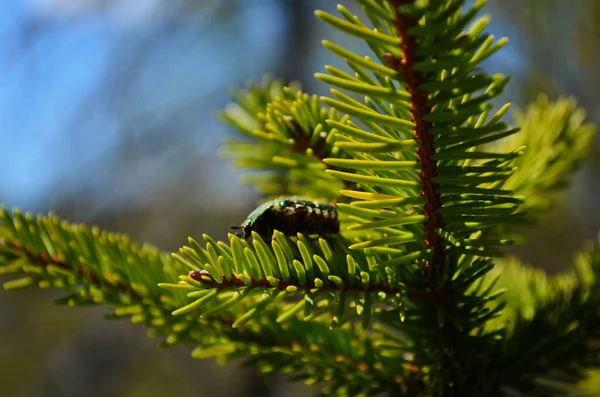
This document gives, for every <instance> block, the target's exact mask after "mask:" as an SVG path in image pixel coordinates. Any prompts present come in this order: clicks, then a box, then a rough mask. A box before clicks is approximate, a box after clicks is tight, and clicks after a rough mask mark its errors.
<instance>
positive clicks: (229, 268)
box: [0, 0, 600, 397]
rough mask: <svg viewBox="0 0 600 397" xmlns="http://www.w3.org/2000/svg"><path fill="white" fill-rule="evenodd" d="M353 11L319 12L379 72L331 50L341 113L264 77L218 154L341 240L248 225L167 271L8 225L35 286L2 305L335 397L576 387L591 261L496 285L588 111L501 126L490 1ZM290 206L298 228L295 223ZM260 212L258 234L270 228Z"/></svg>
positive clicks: (97, 239) (401, 2) (369, 3)
mask: <svg viewBox="0 0 600 397" xmlns="http://www.w3.org/2000/svg"><path fill="white" fill-rule="evenodd" d="M357 1H358V3H359V4H361V5H362V6H363V9H364V11H365V15H366V16H367V18H368V20H369V21H368V22H363V21H362V20H361V19H360V18H359V17H357V16H355V15H353V14H352V13H351V12H350V11H349V10H348V9H347V8H345V7H343V6H341V5H340V6H338V11H339V14H340V17H338V16H334V15H331V14H328V13H325V12H322V11H317V12H316V15H317V17H318V18H320V19H321V20H323V21H324V22H326V23H328V24H330V25H332V26H334V27H335V28H337V29H339V30H341V31H343V32H345V33H347V34H349V35H352V36H355V37H357V38H359V39H360V40H363V41H364V42H365V43H366V44H367V45H368V46H369V48H370V49H371V51H372V52H373V54H374V57H373V58H371V57H369V56H363V55H359V54H355V53H353V52H352V51H349V50H347V49H345V48H343V47H341V46H339V45H337V44H334V43H331V42H329V41H324V42H323V45H324V47H325V48H327V49H328V50H330V51H331V52H332V53H333V54H335V55H336V56H339V57H341V58H342V59H343V60H344V61H345V62H346V64H347V66H348V68H349V69H350V70H351V71H344V70H341V69H338V68H335V67H332V66H326V67H325V71H326V72H327V73H317V74H316V75H315V77H316V78H317V79H319V80H320V81H322V82H324V83H326V84H329V85H331V86H332V87H333V88H332V89H331V96H324V97H321V98H319V97H317V96H314V95H313V96H310V95H308V94H305V93H303V92H301V91H300V88H299V87H298V86H297V85H295V84H290V85H289V86H284V85H283V84H282V83H281V82H280V81H278V80H274V79H266V80H265V81H264V82H263V84H262V85H256V84H251V85H249V86H248V87H247V89H246V90H241V91H237V92H236V93H235V94H234V95H235V98H234V103H233V104H232V105H230V106H228V107H227V108H226V109H225V111H224V112H223V113H222V118H223V119H224V120H225V121H226V122H227V123H229V124H230V125H232V126H233V127H234V128H235V129H236V130H238V131H239V132H240V133H241V134H242V135H243V137H242V139H235V140H229V141H228V142H226V144H225V145H224V150H223V153H224V154H225V155H227V156H229V157H230V158H232V159H233V160H234V163H235V164H236V165H237V166H238V167H241V168H244V169H246V170H249V171H251V172H252V173H254V174H255V175H253V176H252V177H251V178H249V181H250V182H251V183H253V184H255V185H256V187H257V190H258V192H259V193H260V194H263V195H265V196H279V195H290V194H291V195H302V196H305V197H310V198H315V199H323V200H325V201H326V202H328V203H332V202H333V203H335V207H334V206H333V205H329V204H327V206H328V207H327V208H328V212H327V214H335V218H334V219H335V222H336V223H335V234H333V235H331V234H326V235H319V236H318V237H317V238H314V237H315V236H313V235H309V234H310V233H311V232H312V230H319V233H321V231H322V230H323V229H322V228H319V227H315V228H313V229H310V228H308V229H304V230H303V231H302V230H296V231H298V233H297V234H294V235H287V234H291V232H290V231H289V230H287V231H285V233H287V234H285V233H283V232H282V231H281V230H279V231H278V230H275V231H274V232H273V233H272V236H271V233H270V232H269V234H268V235H267V234H265V235H261V234H260V233H257V231H258V230H259V228H256V230H255V231H254V232H252V234H251V235H250V233H246V230H244V231H245V233H246V234H245V235H244V237H245V238H244V239H241V238H239V237H237V236H235V235H229V236H228V241H226V242H222V241H216V240H214V239H213V238H211V237H210V236H207V235H203V236H202V241H201V242H198V241H196V240H195V239H193V238H190V239H189V240H188V245H187V246H184V247H182V248H181V249H180V251H179V253H176V254H173V255H172V256H168V255H165V254H163V253H161V252H160V251H159V250H157V249H156V248H153V247H151V246H143V247H139V246H137V245H136V244H134V243H132V242H131V241H130V240H129V239H128V238H126V237H125V236H122V235H116V234H111V233H107V232H101V231H99V230H97V229H92V230H89V229H87V228H85V227H83V226H79V225H72V224H69V223H67V222H65V221H61V220H59V219H58V218H56V217H54V216H50V217H38V218H37V220H36V219H34V218H33V217H31V216H28V215H27V216H23V215H22V214H21V213H20V212H18V211H17V212H15V213H14V215H10V214H8V213H7V212H6V211H4V212H2V213H1V214H0V217H1V220H2V224H1V226H0V273H7V274H20V275H23V274H25V275H26V277H25V278H21V279H18V280H13V281H9V282H7V283H5V288H7V289H11V288H17V287H26V286H36V285H37V286H39V287H55V288H59V289H63V290H65V291H66V292H67V294H68V295H67V297H66V298H65V299H63V302H66V303H68V304H71V305H83V304H106V305H108V306H109V307H111V308H112V309H113V310H114V316H116V317H131V319H132V321H134V322H139V323H143V324H144V325H146V326H147V327H148V328H150V329H151V330H152V331H153V332H154V333H155V334H156V335H161V336H163V337H165V341H166V343H167V344H175V343H179V342H186V343H188V342H189V343H196V344H198V345H199V346H198V347H197V348H196V349H195V350H194V352H193V356H194V357H197V358H206V357H220V358H223V359H226V360H231V359H236V358H243V359H245V360H246V362H247V363H255V364H257V365H258V366H259V367H260V368H261V369H262V370H263V371H264V372H270V371H274V370H277V371H280V372H283V373H285V374H288V375H289V376H290V378H291V379H301V380H304V381H305V382H307V383H316V382H323V381H330V386H329V387H327V388H326V389H324V391H323V394H325V395H329V394H337V395H367V396H377V395H405V396H427V397H437V396H482V395H483V396H487V395H501V394H502V393H504V392H507V391H515V390H516V391H518V392H523V393H536V395H560V394H561V392H562V391H563V390H564V389H563V386H562V385H557V384H549V383H548V382H547V379H543V378H548V375H549V374H552V373H557V374H559V375H560V377H561V379H562V381H563V383H573V382H575V381H577V380H579V379H581V378H582V376H583V374H584V371H585V370H586V369H588V368H590V367H594V366H598V365H600V360H599V359H598V357H600V354H598V353H599V352H598V351H597V350H598V349H597V348H596V347H597V346H596V343H595V342H596V340H597V339H598V337H599V336H600V326H598V324H600V323H599V322H598V319H597V318H596V317H598V314H599V313H600V312H599V311H598V309H597V308H598V305H599V304H600V293H598V292H597V291H600V289H599V288H597V287H598V286H597V285H596V284H597V283H598V281H597V280H600V278H599V276H600V254H598V250H596V249H588V250H586V251H585V253H584V254H582V255H581V256H580V257H579V259H578V260H577V262H576V265H577V270H576V271H574V272H569V273H567V274H564V275H561V276H557V277H553V278H548V277H547V276H546V275H545V274H543V273H542V272H536V271H533V270H531V269H529V268H526V267H524V266H521V265H520V264H518V263H517V262H515V261H513V262H510V260H508V261H504V262H500V263H504V265H503V266H501V267H500V269H498V268H495V264H496V261H498V259H497V258H500V257H502V256H503V252H502V248H503V247H505V246H507V245H509V244H511V243H512V241H511V240H510V239H508V238H506V232H505V230H506V228H505V226H511V225H519V224H522V223H524V222H525V221H526V219H527V218H526V212H527V210H531V209H534V210H535V209H540V208H541V205H540V202H541V200H540V197H542V196H543V195H544V194H545V193H546V192H547V191H548V190H551V189H555V188H557V187H560V186H561V185H563V184H564V181H565V177H566V176H567V175H568V174H569V172H570V171H571V170H572V169H573V168H574V167H575V166H576V165H577V164H578V163H579V161H580V160H581V158H582V157H583V155H584V154H585V148H586V146H587V145H588V144H589V142H590V139H591V136H592V130H593V128H592V127H591V126H590V125H588V124H583V117H584V115H583V113H582V112H581V111H580V110H577V108H576V107H575V105H574V103H571V102H567V101H562V100H561V101H558V102H556V103H549V102H548V101H547V100H540V101H538V102H537V103H536V104H534V105H533V106H532V107H530V108H529V110H528V111H527V113H525V114H519V115H518V116H517V119H518V124H520V126H521V127H522V130H520V129H519V128H516V127H509V126H508V125H507V124H506V123H504V122H503V121H502V120H503V117H504V116H505V114H506V113H507V111H508V109H509V104H506V105H503V106H501V107H500V108H498V109H497V110H496V111H495V112H492V109H493V106H492V100H493V99H494V98H496V97H497V96H498V95H500V94H501V93H502V91H503V89H504V87H505V86H506V84H507V83H508V81H509V78H507V77H504V76H502V75H499V74H497V75H489V74H487V73H485V72H483V71H481V70H480V69H479V68H478V65H479V64H480V63H481V62H482V61H483V60H485V59H486V58H488V57H489V56H491V55H492V54H494V53H495V52H496V51H497V50H499V49H500V48H501V47H502V46H503V45H504V44H505V43H506V40H505V39H500V40H495V38H494V37H493V36H490V35H488V34H486V33H485V32H484V30H485V28H486V26H487V24H488V23H489V20H488V18H487V17H483V18H479V19H476V15H477V13H478V12H479V11H480V9H481V8H482V7H483V5H484V3H485V1H481V0H479V1H475V2H474V3H473V4H472V5H471V6H466V7H465V4H466V2H465V1H464V0H444V1H415V0H357ZM524 146H529V149H528V150H529V152H528V151H525V149H524ZM524 153H525V154H524ZM543 154H546V155H543ZM515 193H519V194H522V195H525V196H530V197H533V198H534V199H533V200H532V201H530V202H528V203H527V204H526V205H523V203H524V198H523V197H521V196H516V195H515ZM294 200H296V202H295V204H297V203H298V199H290V200H288V201H289V202H291V203H292V204H293V203H294ZM307 202H308V203H311V202H310V201H308V200H303V203H307ZM311 204H314V203H311ZM283 207H284V209H285V210H290V211H291V215H290V214H289V213H288V212H285V211H282V214H283V215H281V216H284V215H285V216H289V217H290V218H285V220H286V221H290V222H291V223H292V220H293V221H294V222H295V221H296V215H297V214H296V212H294V211H296V209H297V208H300V207H296V206H294V205H291V204H286V205H284V206H283ZM264 208H269V207H262V206H261V207H259V208H258V209H257V211H255V212H253V213H252V214H250V216H249V217H248V220H247V222H249V223H251V222H254V221H256V219H258V218H260V221H261V222H267V223H268V222H269V219H270V218H269V217H267V216H265V217H263V215H264V212H261V211H263V209H264ZM302 208H305V207H302ZM310 208H312V209H314V208H318V207H317V206H316V205H313V206H312V207H310ZM319 211H321V210H319ZM338 211H339V218H338V216H337V212H338ZM315 213H316V210H315ZM319 214H322V212H319ZM290 219H291V220H290ZM302 219H305V218H302ZM311 219H312V220H313V221H314V219H317V220H316V222H318V221H320V220H322V219H319V218H318V217H317V218H311ZM329 219H333V218H331V217H330V218H329ZM338 220H339V221H340V225H339V226H340V227H339V231H340V232H339V233H337V231H338V224H337V221H338ZM294 224H295V223H294ZM267 226H268V227H266V229H269V230H272V229H277V228H276V227H273V226H274V225H273V224H269V225H267ZM313 226H314V225H313ZM317 226H320V225H317ZM248 229H251V227H250V226H249V227H248ZM290 230H293V228H290ZM331 233H333V232H331ZM315 234H317V233H316V232H315ZM503 286H504V287H506V288H502V287H503ZM507 290H508V293H507ZM549 330H550V331H549ZM540 379H542V380H543V382H542V383H543V384H542V383H540Z"/></svg>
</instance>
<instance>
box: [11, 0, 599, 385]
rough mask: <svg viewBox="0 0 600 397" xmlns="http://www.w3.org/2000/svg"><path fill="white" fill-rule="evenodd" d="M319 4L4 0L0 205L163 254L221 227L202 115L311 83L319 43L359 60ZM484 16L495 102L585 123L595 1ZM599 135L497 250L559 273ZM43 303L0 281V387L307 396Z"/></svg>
mask: <svg viewBox="0 0 600 397" xmlns="http://www.w3.org/2000/svg"><path fill="white" fill-rule="evenodd" d="M335 3H336V2H331V1H325V0H252V1H247V0H228V1H219V0H3V1H2V2H0V4H1V5H0V43H1V44H0V87H1V88H0V140H1V141H2V142H3V143H4V144H3V147H4V149H3V151H2V155H1V156H0V202H3V203H4V204H5V205H7V206H8V207H14V206H17V207H19V208H21V209H22V210H25V211H32V212H48V211H50V210H53V211H55V212H56V213H57V214H58V215H60V216H61V217H63V218H66V219H68V220H71V221H78V222H85V223H87V224H95V225H98V226H100V227H102V228H106V229H110V230H114V231H121V232H124V233H127V234H130V235H131V236H132V237H133V238H134V239H135V240H136V241H139V242H142V241H148V242H151V243H153V244H156V245H158V246H159V247H161V248H162V249H164V250H169V251H174V250H177V249H178V247H179V246H181V245H183V244H185V241H186V238H187V236H200V235H201V233H208V234H210V235H211V236H213V237H215V238H219V239H223V238H225V237H226V233H227V230H228V225H230V224H236V223H239V222H240V221H241V220H243V219H244V218H245V216H246V215H247V213H248V212H249V211H250V210H251V209H253V208H254V207H255V203H256V197H255V196H254V193H253V191H252V189H251V188H250V187H247V186H242V185H240V184H239V183H238V176H239V173H238V172H237V171H236V170H233V169H232V168H231V167H230V166H229V165H228V164H227V163H226V162H225V161H223V160H222V159H220V158H219V157H218V155H217V149H218V147H219V145H220V142H221V141H222V139H223V137H225V136H226V135H227V134H231V133H232V132H231V131H228V130H227V129H226V128H225V127H224V126H222V125H221V124H220V123H219V122H218V121H217V120H216V117H215V112H216V111H217V110H218V109H220V108H222V107H223V106H225V105H226V104H227V102H228V90H229V88H231V87H235V86H240V85H242V84H243V83H244V82H245V81H247V80H248V79H254V80H260V79H261V77H262V75H263V74H264V73H265V72H271V73H273V74H274V75H275V76H278V77H281V78H283V79H284V80H299V81H301V82H302V83H303V86H304V90H305V91H307V92H309V93H318V94H324V93H326V92H327V88H326V87H325V86H324V85H323V84H320V83H318V82H316V81H315V80H314V79H313V77H312V74H313V73H314V72H317V71H321V70H322V69H323V65H324V64H326V63H328V64H333V65H336V66H341V62H340V61H339V60H338V59H336V58H334V57H333V56H332V55H330V54H329V53H327V52H326V51H324V50H323V49H322V48H321V45H320V40H321V39H323V38H325V37H327V38H328V39H330V40H332V41H334V42H337V43H339V44H342V45H344V46H346V47H348V48H351V49H354V50H356V51H361V52H363V53H365V54H366V53H367V52H366V50H365V48H364V46H362V45H361V43H360V42H358V41H356V40H354V39H352V38H348V37H345V36H343V35H341V34H340V33H338V32H335V31H333V30H332V29H331V28H329V27H328V26H325V25H324V24H322V23H320V22H318V21H317V20H316V18H315V17H314V16H313V14H312V11H313V10H314V9H317V8H320V9H324V10H327V11H332V12H333V11H334V9H335ZM344 3H345V5H347V6H348V7H349V8H351V9H352V10H354V11H356V13H358V14H360V10H358V9H357V7H355V6H354V5H353V4H352V3H351V2H350V1H346V2H344ZM487 12H489V13H491V14H492V15H493V23H492V26H491V31H492V33H493V34H495V35H496V36H508V37H509V38H510V39H511V43H510V45H509V46H508V47H507V48H506V49H504V50H503V51H501V52H500V53H499V54H498V55H496V56H494V57H493V58H492V59H490V60H489V61H488V62H487V63H486V64H485V68H486V69H487V70H489V71H490V72H494V73H498V72H500V73H504V74H507V75H512V76H513V80H512V83H511V84H510V85H509V88H508V90H507V92H506V95H505V96H504V97H503V98H502V99H503V100H504V101H510V102H513V103H514V104H516V105H518V106H519V107H524V106H525V105H526V104H527V103H528V102H529V101H531V100H532V99H534V98H535V97H536V96H537V95H538V94H539V93H540V92H544V93H547V94H548V95H549V96H550V97H551V98H556V97H557V96H559V95H572V96H575V97H576V98H577V100H578V102H579V104H580V105H581V106H583V107H584V108H585V109H586V110H587V112H588V116H589V119H590V120H592V121H595V122H598V121H600V74H598V73H597V71H596V68H597V65H598V64H599V63H600V51H598V50H597V49H598V39H599V38H600V23H599V22H600V2H598V1H597V0H578V1H567V0H528V1H526V2H525V1H522V0H490V1H489V4H488V6H487ZM599 146H600V145H599V144H598V139H596V144H595V146H594V148H593V152H594V154H593V155H592V156H591V157H590V158H589V159H588V161H587V162H586V163H585V164H584V166H583V167H582V168H581V169H580V171H579V172H578V173H577V174H576V176H575V177H574V178H573V184H572V185H571V187H570V188H569V189H568V190H566V191H564V192H562V193H560V194H559V195H558V196H557V202H556V203H557V205H556V207H555V208H554V209H553V211H551V212H549V213H548V214H546V215H545V216H544V217H543V218H542V219H541V220H540V222H539V225H538V226H536V227H534V228H530V229H527V230H526V231H525V234H526V236H527V245H526V246H522V247H517V248H514V249H513V252H514V253H518V254H519V255H520V256H521V257H522V258H524V260H525V261H526V262H528V263H532V264H534V265H536V266H541V267H545V268H546V269H548V270H549V271H557V270H560V269H562V268H564V267H565V266H568V265H569V264H570V263H571V257H572V255H573V253H574V252H575V251H576V250H577V249H578V248H579V247H581V245H582V242H583V241H584V240H585V239H589V238H591V237H593V236H594V235H595V234H596V232H597V231H598V230H600V212H599V211H597V209H598V208H600V194H599V193H600V158H599V157H598V153H599V150H600V148H599ZM57 296H58V294H57V293H56V292H52V291H35V290H32V291H29V292H26V293H23V292H21V293H19V292H16V293H3V292H0V396H3V397H13V396H15V397H17V396H18V397H33V396H35V397H38V396H45V397H46V396H47V397H50V396H78V395H85V396H114V397H137V396H144V397H154V396H170V395H183V394H185V395H189V396H209V395H214V394H215V393H219V395H220V396H222V397H229V396H254V395H257V396H258V395H260V396H286V397H289V396H305V395H311V393H310V391H309V389H307V388H305V387H304V386H303V385H290V384H286V383H283V382H282V380H281V379H279V378H277V377H272V378H267V379H262V378H258V377H257V376H256V373H255V371H254V370H253V369H245V370H241V369H238V368H237V367H236V366H235V365H229V366H226V367H219V366H217V364H216V363H215V362H213V361H197V360H193V359H191V358H190V357H189V351H190V349H189V347H179V348H174V349H171V350H167V351H160V352H159V351H158V350H157V348H156V346H157V344H158V341H156V340H151V339H148V338H147V337H146V336H145V331H144V329H142V328H141V327H139V326H135V325H132V324H130V323H128V322H125V321H122V322H107V321H105V320H103V319H102V314H103V313H105V312H107V310H106V309H104V308H92V309H90V308H86V309H82V308H80V309H71V308H65V307H55V306H53V305H52V303H51V300H52V299H53V298H54V297H57ZM266 384H267V385H268V387H266V386H265V385H266Z"/></svg>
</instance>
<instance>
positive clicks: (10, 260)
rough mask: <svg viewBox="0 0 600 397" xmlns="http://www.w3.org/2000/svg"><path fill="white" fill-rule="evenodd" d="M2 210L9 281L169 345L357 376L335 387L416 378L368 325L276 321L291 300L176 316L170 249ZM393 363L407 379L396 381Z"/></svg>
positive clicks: (317, 376)
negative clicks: (254, 317)
mask: <svg viewBox="0 0 600 397" xmlns="http://www.w3.org/2000/svg"><path fill="white" fill-rule="evenodd" d="M0 215H1V219H2V224H1V226H0V236H1V237H0V259H1V260H0V274H14V275H21V276H24V277H21V278H18V279H14V280H11V281H7V282H5V283H4V288H5V289H7V290H12V289H17V288H25V287H35V286H38V287H40V288H57V289H61V290H64V291H65V292H66V293H67V295H66V296H65V297H64V298H61V299H59V300H58V301H57V303H63V304H68V305H70V306H81V305H107V306H108V307H110V308H112V310H113V311H112V314H111V315H110V316H109V317H114V318H127V317H129V318H131V321H132V322H134V323H141V324H143V325H144V326H146V327H148V328H149V331H150V333H151V335H154V336H162V337H164V338H165V342H164V343H165V344H166V345H173V344H176V343H187V344H190V343H196V344H199V347H198V348H196V349H195V350H194V351H193V353H192V355H193V356H194V357H196V358H207V357H214V356H218V357H222V358H226V359H229V360H231V359H234V358H244V359H245V360H248V362H256V363H258V364H259V365H260V366H262V367H263V368H264V369H269V368H270V370H273V368H279V369H284V368H286V371H287V372H289V375H290V376H292V377H295V378H297V379H303V380H305V381H306V382H309V383H311V382H312V383H314V382H319V381H323V380H326V379H329V378H331V377H334V376H335V377H339V376H341V373H346V374H349V375H351V376H352V378H353V379H354V380H353V381H350V382H348V383H347V384H338V385H336V386H334V387H333V388H332V389H331V390H333V391H335V390H338V389H344V388H349V389H351V390H381V389H384V390H389V389H397V390H399V391H402V390H408V389H407V388H408V387H409V386H410V382H413V383H414V382H417V380H416V378H415V376H413V375H411V374H410V373H408V372H407V370H406V368H404V367H402V366H397V367H396V368H393V366H390V365H387V364H386V365H385V366H384V365H383V363H386V362H387V361H389V360H391V359H390V354H389V353H387V354H384V353H383V349H381V348H379V347H378V346H376V345H375V344H374V342H373V341H372V340H371V336H369V335H368V334H367V333H365V332H362V331H361V330H360V329H351V328H350V327H348V326H344V327H342V326H341V325H340V327H339V332H337V333H336V334H329V333H328V332H327V331H326V330H327V328H328V326H327V325H324V324H323V323H319V322H314V323H312V322H307V321H304V322H301V321H298V320H294V319H289V321H287V322H285V323H283V322H281V321H279V322H278V321H276V319H277V318H279V317H280V316H281V313H282V311H285V310H283V309H286V308H287V309H288V312H290V313H293V310H289V309H290V307H289V306H290V305H281V306H279V307H276V308H274V309H271V308H266V307H263V308H262V309H261V315H262V316H263V317H262V318H263V319H267V320H268V321H267V322H266V323H260V322H254V323H248V320H249V319H248V318H247V319H246V320H245V325H243V324H241V323H240V322H238V323H237V324H236V323H235V321H234V320H235V316H236V315H239V313H240V312H243V311H244V310H245V309H244V308H243V307H241V308H238V310H237V311H236V310H234V311H225V310H224V309H223V308H222V307H221V308H219V310H217V311H216V313H213V314H212V315H210V316H199V315H198V314H197V313H194V312H188V313H187V314H184V315H179V316H172V315H171V312H172V311H175V310H177V309H178V307H180V306H181V305H183V304H184V303H185V302H186V297H185V291H186V290H189V289H190V288H185V285H186V284H185V283H182V284H176V287H175V288H174V289H176V291H170V292H169V293H166V291H165V290H164V289H162V288H159V287H158V283H159V281H164V280H176V279H177V278H178V276H177V274H179V273H181V271H182V270H181V267H180V265H178V264H177V262H175V261H173V260H172V259H171V256H170V255H165V254H163V253H161V252H159V251H158V250H157V249H156V248H154V247H151V246H149V245H145V246H143V247H139V246H137V245H136V244H134V243H132V242H131V241H130V240H129V239H128V238H127V237H126V236H124V235H120V234H112V233H107V232H103V231H100V230H98V229H92V230H89V229H88V228H87V227H85V226H83V225H76V224H69V223H67V222H65V221H61V220H60V219H58V218H57V217H56V216H54V215H51V216H49V217H44V216H38V217H37V219H35V218H33V217H32V216H31V215H23V214H21V213H20V212H18V211H16V212H15V213H14V214H13V215H11V214H9V213H8V212H7V211H5V210H3V211H2V213H1V214H0ZM188 280H189V279H188ZM182 287H184V288H182ZM228 299H229V298H228ZM315 303H316V304H317V305H318V302H315ZM221 304H222V302H216V304H215V305H214V306H212V307H211V306H210V305H209V306H208V308H209V309H212V308H215V307H217V306H219V305H221ZM207 311H208V310H207ZM248 312H249V311H248ZM248 312H246V313H248ZM250 314H252V313H250ZM321 315H323V313H321ZM366 346H370V347H369V352H370V353H369V354H368V355H365V354H364V350H363V349H364V348H365V347H366ZM298 356H302V357H303V359H302V360H298V359H297V357H298ZM274 366H275V367H274ZM383 368H385V370H384V369H383ZM284 372H285V371H284ZM392 373H395V374H398V377H400V376H402V379H403V381H402V382H395V381H394V380H393V379H394V377H393V376H391V374H392ZM398 377H397V378H396V379H399V378H398ZM411 379H412V380H411ZM405 381H406V382H408V384H409V385H408V386H407V385H405V384H404V382H405ZM410 387H412V386H410ZM407 395H408V394H407Z"/></svg>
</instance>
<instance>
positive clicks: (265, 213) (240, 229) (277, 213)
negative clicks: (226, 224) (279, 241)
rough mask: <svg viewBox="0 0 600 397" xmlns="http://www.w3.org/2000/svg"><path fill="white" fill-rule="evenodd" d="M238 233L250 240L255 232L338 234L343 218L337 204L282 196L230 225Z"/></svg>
mask: <svg viewBox="0 0 600 397" xmlns="http://www.w3.org/2000/svg"><path fill="white" fill-rule="evenodd" d="M231 228H232V229H233V230H235V231H236V233H235V235H236V236H238V237H240V238H243V239H246V240H247V239H249V238H250V237H251V236H252V232H253V231H254V232H256V233H258V234H259V235H260V236H261V237H262V238H266V239H268V238H271V237H272V236H273V231H274V230H278V231H280V232H281V233H283V234H285V235H286V236H295V235H296V234H297V233H302V234H306V235H309V234H318V235H320V236H321V235H324V234H335V233H339V231H340V221H339V219H338V214H337V210H336V208H335V206H333V205H331V204H327V203H320V202H314V201H310V200H305V199H300V198H296V197H280V198H277V199H275V200H272V201H269V202H267V203H264V204H263V205H261V206H260V207H258V208H256V209H255V210H254V211H252V212H251V213H250V215H248V217H247V218H246V220H245V221H244V222H243V223H242V224H241V225H240V226H231Z"/></svg>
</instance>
